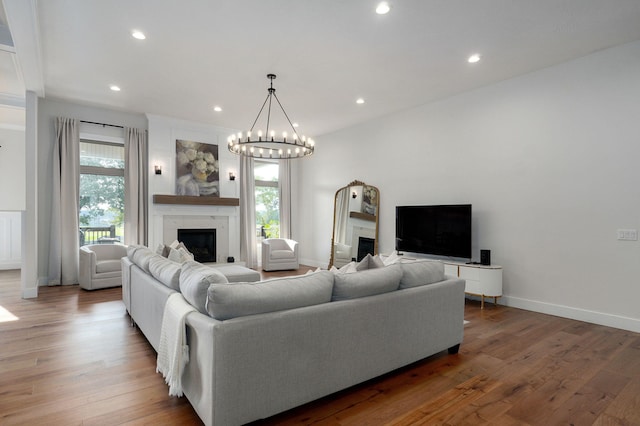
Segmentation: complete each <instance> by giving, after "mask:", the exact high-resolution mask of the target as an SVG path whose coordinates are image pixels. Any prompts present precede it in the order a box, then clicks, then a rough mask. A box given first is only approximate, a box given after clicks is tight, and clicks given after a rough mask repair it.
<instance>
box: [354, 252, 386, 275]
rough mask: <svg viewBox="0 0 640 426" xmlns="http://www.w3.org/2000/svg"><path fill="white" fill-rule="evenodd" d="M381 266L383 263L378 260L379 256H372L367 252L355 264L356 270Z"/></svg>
mask: <svg viewBox="0 0 640 426" xmlns="http://www.w3.org/2000/svg"><path fill="white" fill-rule="evenodd" d="M376 258H377V259H376ZM383 266H384V263H382V261H381V260H380V256H376V257H373V256H371V254H369V253H367V255H366V256H365V257H363V258H362V260H361V261H360V262H358V264H357V265H356V270H357V271H366V270H367V269H375V268H381V267H383Z"/></svg>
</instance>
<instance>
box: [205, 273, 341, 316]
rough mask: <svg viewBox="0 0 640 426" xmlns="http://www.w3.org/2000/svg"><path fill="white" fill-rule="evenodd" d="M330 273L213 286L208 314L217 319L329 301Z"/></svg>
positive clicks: (208, 301)
mask: <svg viewBox="0 0 640 426" xmlns="http://www.w3.org/2000/svg"><path fill="white" fill-rule="evenodd" d="M332 288H333V274H332V273H331V272H329V271H320V272H316V273H313V274H309V275H301V276H297V277H290V278H276V279H273V280H268V281H261V282H258V283H253V284H252V283H235V284H226V285H225V284H212V285H211V286H210V287H209V291H208V298H207V312H208V313H209V315H210V316H212V317H213V318H215V319H217V320H227V319H231V318H235V317H241V316H247V315H255V314H262V313H266V312H275V311H283V310H286V309H294V308H301V307H304V306H311V305H318V304H321V303H327V302H329V301H331V291H332Z"/></svg>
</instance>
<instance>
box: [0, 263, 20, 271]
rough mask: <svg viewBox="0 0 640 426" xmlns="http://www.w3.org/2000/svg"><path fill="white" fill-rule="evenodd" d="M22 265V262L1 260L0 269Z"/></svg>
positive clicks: (6, 269) (5, 269) (17, 267)
mask: <svg viewBox="0 0 640 426" xmlns="http://www.w3.org/2000/svg"><path fill="white" fill-rule="evenodd" d="M21 267H22V263H21V262H16V261H6V262H0V271H8V270H10V269H20V268H21Z"/></svg>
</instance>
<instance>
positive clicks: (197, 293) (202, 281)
mask: <svg viewBox="0 0 640 426" xmlns="http://www.w3.org/2000/svg"><path fill="white" fill-rule="evenodd" d="M228 282H229V281H228V280H227V277H225V276H224V275H222V272H220V271H218V270H216V269H213V268H209V267H208V266H204V265H202V264H200V263H198V262H194V261H193V260H189V261H186V262H184V263H183V264H182V269H181V271H180V292H181V293H182V295H183V296H184V298H185V299H186V300H187V302H189V303H191V305H193V306H194V307H195V308H196V309H197V310H198V311H200V312H201V313H203V314H207V307H206V305H207V290H208V289H209V286H210V285H211V284H226V283H228Z"/></svg>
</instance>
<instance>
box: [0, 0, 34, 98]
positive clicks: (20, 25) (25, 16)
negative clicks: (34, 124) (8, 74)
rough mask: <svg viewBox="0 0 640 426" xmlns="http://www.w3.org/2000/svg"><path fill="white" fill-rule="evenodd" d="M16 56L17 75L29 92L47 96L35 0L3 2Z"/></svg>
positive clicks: (5, 0) (4, 0) (7, 0)
mask: <svg viewBox="0 0 640 426" xmlns="http://www.w3.org/2000/svg"><path fill="white" fill-rule="evenodd" d="M2 3H3V5H4V10H5V14H6V15H7V24H8V25H9V30H10V31H11V38H12V39H13V45H14V47H15V54H16V56H17V61H16V63H17V68H18V74H19V75H20V76H21V78H22V80H23V82H24V87H25V89H26V90H31V91H33V92H35V93H36V94H37V95H38V96H39V97H41V98H43V97H44V77H43V76H44V73H43V69H42V46H41V43H40V27H39V20H38V9H37V4H36V0H3V2H2Z"/></svg>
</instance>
